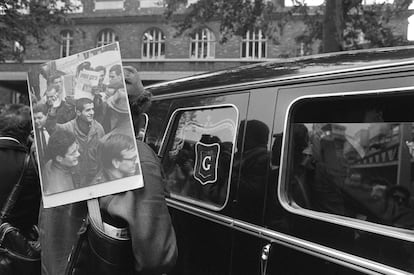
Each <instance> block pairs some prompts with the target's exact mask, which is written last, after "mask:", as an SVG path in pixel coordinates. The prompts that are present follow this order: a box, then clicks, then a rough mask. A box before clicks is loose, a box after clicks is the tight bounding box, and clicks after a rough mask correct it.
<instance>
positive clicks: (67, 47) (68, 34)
mask: <svg viewBox="0 0 414 275" xmlns="http://www.w3.org/2000/svg"><path fill="white" fill-rule="evenodd" d="M60 39H61V41H60V52H59V56H60V58H62V57H67V56H70V55H71V50H72V47H73V31H71V30H62V31H61V32H60ZM65 53H66V54H65Z"/></svg>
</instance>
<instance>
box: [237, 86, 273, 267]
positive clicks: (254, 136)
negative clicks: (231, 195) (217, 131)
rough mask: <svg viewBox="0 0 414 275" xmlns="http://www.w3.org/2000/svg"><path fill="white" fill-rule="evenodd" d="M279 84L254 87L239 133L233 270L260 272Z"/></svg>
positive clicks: (264, 243)
mask: <svg viewBox="0 0 414 275" xmlns="http://www.w3.org/2000/svg"><path fill="white" fill-rule="evenodd" d="M276 98H277V88H261V89H252V90H251V91H250V100H249V109H248V113H247V117H246V119H245V120H242V121H241V123H240V127H239V133H238V138H237V140H238V142H237V147H238V152H240V153H241V154H240V155H241V156H242V157H241V159H240V160H239V161H238V162H237V163H235V164H233V172H234V173H235V172H236V171H237V173H238V175H239V178H238V192H237V200H236V201H235V208H234V217H235V219H236V222H235V225H236V228H237V229H238V230H236V231H235V233H234V247H233V269H232V274H235V275H236V274H261V264H262V261H261V256H262V248H263V246H264V245H266V242H265V240H263V239H262V238H261V236H260V232H261V231H262V229H263V223H264V209H265V203H266V199H265V198H266V193H267V182H268V178H269V176H270V174H271V173H272V170H271V154H270V152H271V140H272V138H271V132H272V128H273V117H274V113H275V106H276Z"/></svg>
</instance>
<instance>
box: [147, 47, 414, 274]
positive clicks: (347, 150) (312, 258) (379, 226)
mask: <svg viewBox="0 0 414 275" xmlns="http://www.w3.org/2000/svg"><path fill="white" fill-rule="evenodd" d="M413 54H414V48H403V49H399V50H395V49H391V50H379V51H368V52H357V53H345V54H343V53H341V54H338V55H326V56H317V57H313V58H312V57H308V58H305V59H298V60H293V61H289V62H285V63H283V64H278V63H265V64H261V65H256V66H245V67H242V68H236V69H233V70H227V71H223V72H216V73H211V74H206V75H200V76H195V77H192V78H188V79H184V80H177V81H173V82H167V83H161V84H158V85H153V86H150V87H148V89H149V90H150V91H151V92H153V94H154V98H153V105H152V107H151V109H150V111H149V113H148V115H149V123H148V129H147V131H146V135H145V141H146V142H147V143H148V144H150V146H152V148H153V149H154V150H155V151H156V152H158V154H159V156H160V158H161V161H162V164H163V167H164V170H165V172H166V177H167V187H168V189H169V191H170V193H169V194H170V195H169V198H168V204H169V206H170V211H171V214H172V217H173V222H174V226H175V230H176V234H177V239H178V245H179V247H178V248H179V261H178V263H177V266H176V268H175V270H174V272H173V273H172V274H308V273H312V274H410V273H413V272H414V259H413V256H414V247H413V243H414V238H413V237H412V236H411V235H412V232H413V231H412V230H413V228H412V225H411V220H412V223H413V224H414V216H411V215H412V214H411V212H412V211H411V207H412V201H411V200H412V196H411V192H413V191H414V190H412V187H411V185H412V184H411V182H412V181H414V180H412V178H413V177H412V176H411V169H412V167H411V166H412V164H411V157H410V155H409V148H408V147H405V144H406V143H407V144H408V143H409V141H410V140H411V139H412V138H413V137H412V132H413V131H412V122H414V110H411V111H412V113H413V114H410V103H411V104H412V103H414V96H413V94H414V59H413V58H410V56H414V55H413ZM411 99H413V101H412V102H411ZM374 111H375V112H374ZM373 114H374V116H373ZM303 138H306V140H303ZM305 145H309V146H310V148H306V147H307V146H305ZM312 146H313V147H312ZM407 146H409V145H407ZM299 149H300V150H299ZM305 155H306V156H307V157H309V156H310V157H312V160H313V164H312V165H313V166H312V168H307V166H305V164H302V162H305V160H307V159H305V157H304V156H305ZM299 157H300V163H299V161H298V158H299ZM306 165H308V164H306ZM297 169H299V175H297V174H298V172H297V171H296V170H297ZM413 171H414V170H413ZM308 178H309V179H311V180H305V179H308ZM304 182H306V184H304ZM395 186H403V187H404V188H405V189H407V190H408V191H409V193H408V194H409V195H408V198H406V199H408V201H404V203H406V204H405V205H402V206H398V204H394V202H393V201H392V202H391V203H390V200H391V197H390V196H391V195H390V194H388V193H386V192H385V190H393V191H392V192H394V191H395V190H394V189H398V188H395ZM309 189H310V190H309ZM397 191H398V190H397ZM389 192H391V191H389ZM404 192H405V191H404ZM404 192H403V193H404ZM393 195H395V194H393ZM390 204H391V206H392V207H393V209H392V210H389V209H388V208H390ZM408 206H410V209H408V208H409V207H408ZM396 207H397V208H398V207H400V208H398V209H403V208H402V207H405V208H404V209H405V211H404V212H403V215H404V218H401V217H398V222H396V223H393V222H391V220H393V219H394V220H395V219H396V218H395V217H394V218H392V217H391V216H390V215H391V214H389V213H388V212H390V211H394V212H395V211H397V210H395V209H397V208H396ZM412 217H413V218H412Z"/></svg>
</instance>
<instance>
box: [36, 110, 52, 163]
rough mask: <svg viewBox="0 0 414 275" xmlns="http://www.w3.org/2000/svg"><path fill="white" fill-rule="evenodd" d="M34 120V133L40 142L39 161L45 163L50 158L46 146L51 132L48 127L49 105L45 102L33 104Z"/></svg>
mask: <svg viewBox="0 0 414 275" xmlns="http://www.w3.org/2000/svg"><path fill="white" fill-rule="evenodd" d="M33 120H34V124H35V127H34V129H35V131H34V133H35V137H36V141H37V143H38V145H37V148H38V150H37V153H38V156H39V157H38V161H39V162H40V163H41V164H43V163H44V162H46V161H47V160H48V159H47V157H46V148H47V144H48V142H49V138H50V134H49V132H48V130H47V129H46V120H47V106H46V105H45V104H41V103H38V104H35V105H34V106H33Z"/></svg>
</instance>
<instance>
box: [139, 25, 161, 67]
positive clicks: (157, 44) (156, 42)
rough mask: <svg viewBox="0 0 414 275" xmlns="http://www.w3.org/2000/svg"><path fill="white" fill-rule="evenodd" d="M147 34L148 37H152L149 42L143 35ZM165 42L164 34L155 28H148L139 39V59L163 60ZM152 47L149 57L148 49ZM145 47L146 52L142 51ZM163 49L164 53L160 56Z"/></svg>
mask: <svg viewBox="0 0 414 275" xmlns="http://www.w3.org/2000/svg"><path fill="white" fill-rule="evenodd" d="M147 33H149V34H150V36H152V37H153V39H151V40H149V39H148V40H145V39H144V38H145V37H146V36H145V35H146V34H147ZM165 41H166V36H165V34H164V32H163V31H162V30H161V29H160V28H157V27H153V28H149V29H147V30H146V31H144V33H143V35H142V37H141V57H142V59H149V60H151V59H164V58H165V52H166V48H165ZM151 45H152V46H153V47H152V55H151V56H150V49H151V47H150V46H151ZM145 46H146V51H145V50H144V48H145ZM163 47H164V52H163V54H162V48H163Z"/></svg>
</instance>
